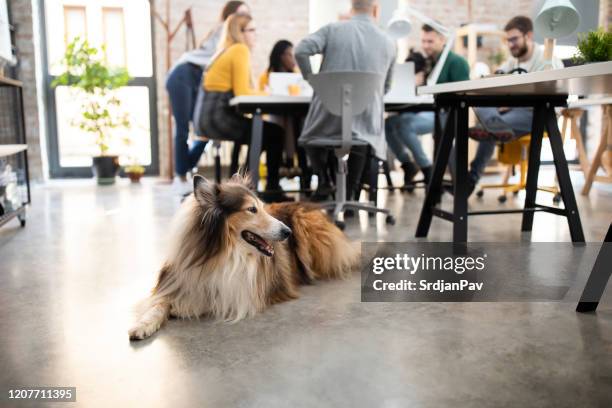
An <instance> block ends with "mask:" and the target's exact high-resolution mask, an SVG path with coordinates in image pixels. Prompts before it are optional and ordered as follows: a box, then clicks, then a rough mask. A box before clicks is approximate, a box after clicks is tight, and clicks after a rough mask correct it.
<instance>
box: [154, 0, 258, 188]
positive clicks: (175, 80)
mask: <svg viewBox="0 0 612 408" xmlns="http://www.w3.org/2000/svg"><path fill="white" fill-rule="evenodd" d="M237 12H238V13H248V12H249V8H248V6H247V5H246V4H245V3H244V2H243V1H228V2H227V3H225V6H224V7H223V10H222V11H221V21H220V23H219V24H218V25H217V27H215V28H214V29H213V30H211V31H210V33H209V34H208V36H207V37H206V39H205V40H204V41H203V43H202V45H201V46H200V48H197V49H195V50H193V51H189V52H186V53H184V54H183V55H181V57H180V58H179V60H178V62H177V63H176V64H175V65H174V67H173V68H172V69H171V70H170V72H169V73H168V78H167V80H166V90H167V91H168V95H169V96H170V106H171V107H172V116H173V117H174V169H175V172H176V175H177V176H178V177H179V179H180V181H182V182H185V181H187V172H188V171H190V170H191V169H193V167H195V166H196V165H197V164H198V161H199V160H200V156H201V155H202V152H203V151H204V147H206V141H202V140H196V141H194V142H193V144H192V145H191V147H189V145H188V138H189V122H190V121H191V119H192V118H193V109H194V107H195V103H196V96H197V94H198V89H199V86H200V85H201V80H202V73H203V71H204V68H205V67H206V66H207V65H208V64H209V62H210V60H211V58H212V56H213V55H214V53H215V51H216V50H217V44H218V43H219V39H220V38H221V32H222V29H223V22H224V21H225V20H227V18H228V17H229V16H230V15H232V14H234V13H237Z"/></svg>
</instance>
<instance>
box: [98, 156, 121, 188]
mask: <svg viewBox="0 0 612 408" xmlns="http://www.w3.org/2000/svg"><path fill="white" fill-rule="evenodd" d="M92 169H93V174H94V176H95V177H96V178H97V179H98V184H99V185H109V184H115V178H116V177H117V173H118V172H119V156H97V157H94V158H93V166H92Z"/></svg>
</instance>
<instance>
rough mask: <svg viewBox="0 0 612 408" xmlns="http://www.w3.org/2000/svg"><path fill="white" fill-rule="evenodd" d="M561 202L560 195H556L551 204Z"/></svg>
mask: <svg viewBox="0 0 612 408" xmlns="http://www.w3.org/2000/svg"><path fill="white" fill-rule="evenodd" d="M560 202H561V194H559V193H557V194H555V195H554V197H553V203H555V204H559V203H560Z"/></svg>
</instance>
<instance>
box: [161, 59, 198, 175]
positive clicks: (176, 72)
mask: <svg viewBox="0 0 612 408" xmlns="http://www.w3.org/2000/svg"><path fill="white" fill-rule="evenodd" d="M201 80H202V68H201V67H199V66H197V65H195V64H190V63H188V62H185V63H182V64H179V65H177V66H176V67H175V68H174V69H173V70H172V71H171V72H170V74H169V75H168V78H167V79H166V90H167V91H168V95H169V96H170V105H171V106H172V116H173V117H174V170H175V172H176V174H178V175H179V176H184V175H185V174H186V173H187V172H188V171H189V170H191V169H193V168H194V167H195V166H196V165H197V164H198V161H199V160H200V156H201V155H202V152H203V151H204V148H205V147H206V143H207V142H203V141H200V140H196V141H194V142H193V143H192V145H191V147H190V146H189V144H188V139H189V122H191V119H192V118H193V108H194V107H195V102H196V96H197V94H198V87H199V86H200V82H201Z"/></svg>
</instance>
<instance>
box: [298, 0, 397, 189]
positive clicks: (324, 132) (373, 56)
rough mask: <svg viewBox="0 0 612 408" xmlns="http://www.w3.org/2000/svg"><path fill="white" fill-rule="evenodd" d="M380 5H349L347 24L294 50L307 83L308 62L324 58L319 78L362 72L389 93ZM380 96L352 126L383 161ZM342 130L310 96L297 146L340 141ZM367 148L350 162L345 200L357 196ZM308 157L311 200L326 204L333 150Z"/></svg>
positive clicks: (391, 47)
mask: <svg viewBox="0 0 612 408" xmlns="http://www.w3.org/2000/svg"><path fill="white" fill-rule="evenodd" d="M377 17H378V2H377V1H376V0H352V17H351V18H350V19H349V20H346V21H340V22H336V23H331V24H328V25H326V26H324V27H322V28H321V29H320V30H319V31H317V32H315V33H313V34H311V35H309V36H308V37H306V38H304V39H303V40H302V41H301V42H300V43H299V44H298V45H297V47H296V48H295V59H296V61H297V63H298V66H299V68H300V71H301V72H302V75H303V76H304V78H305V79H308V77H309V76H310V74H311V73H312V68H311V66H310V58H309V57H310V56H312V55H317V54H323V61H322V63H321V69H320V72H334V71H364V72H375V73H379V74H381V75H382V76H383V77H384V78H385V79H386V80H385V84H384V92H386V91H387V90H388V89H389V86H390V83H391V74H392V70H393V64H394V61H395V44H394V43H393V41H392V40H391V39H390V38H389V37H388V36H387V35H386V34H385V33H384V32H383V31H382V30H381V29H380V28H378V27H377V25H376V22H375V20H376V19H377ZM383 113H384V102H383V90H382V89H381V90H380V92H377V94H376V95H375V97H374V98H373V100H372V102H371V105H370V106H369V107H368V108H366V110H365V111H364V112H363V113H362V114H360V115H359V116H357V117H355V119H354V120H353V138H355V139H359V140H362V141H365V142H367V143H368V144H369V145H370V146H371V147H372V150H373V153H374V154H375V155H376V156H377V157H380V158H385V157H386V143H385V137H384V128H383ZM341 129H342V124H341V120H340V118H339V117H337V116H334V115H332V114H331V113H330V112H328V111H327V110H326V109H325V107H324V106H323V105H322V103H321V100H320V99H319V98H318V96H317V95H314V97H313V100H312V103H311V104H310V109H309V111H308V115H307V116H306V120H305V123H304V129H303V131H302V135H301V136H300V141H308V140H313V139H319V138H335V139H340V138H341V137H342V136H341V133H342V132H341ZM367 148H368V146H355V147H353V148H352V149H351V153H350V155H349V160H348V175H347V198H348V199H352V198H353V197H354V195H355V194H358V188H359V181H360V179H361V173H362V172H363V168H364V166H365V163H366V158H367V150H368V149H367ZM306 153H307V154H308V157H309V158H310V161H311V163H312V167H313V171H314V172H315V174H316V175H317V176H318V179H319V184H318V186H317V191H316V192H315V194H314V195H313V200H314V201H317V200H324V199H326V198H327V197H328V196H329V195H331V193H332V191H333V190H332V188H331V180H330V177H329V175H328V173H327V163H328V159H329V158H330V156H331V153H332V151H331V149H325V148H307V149H306Z"/></svg>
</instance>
